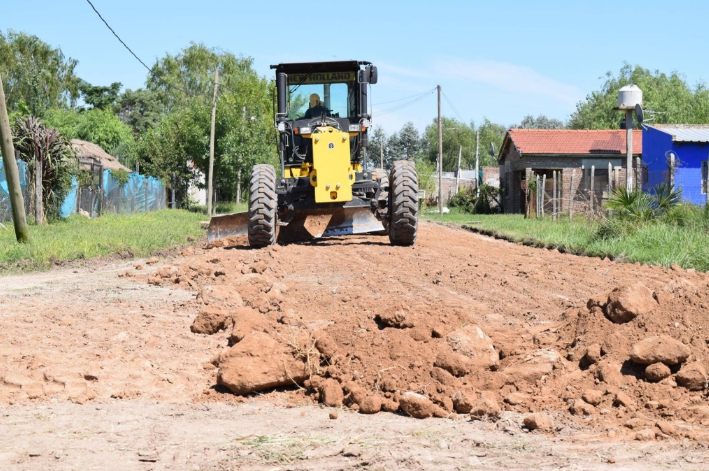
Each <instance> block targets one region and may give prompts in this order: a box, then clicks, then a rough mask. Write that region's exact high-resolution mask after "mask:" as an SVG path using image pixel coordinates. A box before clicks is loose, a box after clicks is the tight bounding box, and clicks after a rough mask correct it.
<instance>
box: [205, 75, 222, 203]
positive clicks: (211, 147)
mask: <svg viewBox="0 0 709 471" xmlns="http://www.w3.org/2000/svg"><path fill="white" fill-rule="evenodd" d="M218 80H219V66H218V65H217V66H216V67H215V68H214V96H213V97H212V128H211V130H210V132H209V175H208V177H207V215H208V216H210V217H211V216H212V173H213V172H214V122H215V121H216V118H217V87H218V86H219V82H218Z"/></svg>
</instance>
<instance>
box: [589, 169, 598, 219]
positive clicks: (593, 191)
mask: <svg viewBox="0 0 709 471" xmlns="http://www.w3.org/2000/svg"><path fill="white" fill-rule="evenodd" d="M595 177H596V166H595V165H591V191H590V192H589V199H590V202H589V204H590V205H591V212H593V206H594V203H595V199H596V187H595V181H594V179H595Z"/></svg>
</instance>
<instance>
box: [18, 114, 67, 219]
mask: <svg viewBox="0 0 709 471" xmlns="http://www.w3.org/2000/svg"><path fill="white" fill-rule="evenodd" d="M15 124H16V126H15V133H14V136H13V137H14V144H15V148H16V149H17V150H18V151H19V152H20V158H21V159H22V160H24V161H25V162H27V167H28V169H29V173H30V176H31V180H30V181H32V182H34V181H35V172H36V168H35V162H39V164H40V168H41V169H42V173H41V177H42V204H43V207H44V210H45V212H46V214H47V215H49V216H52V217H53V216H57V215H58V214H59V207H60V205H61V204H62V202H63V201H64V198H66V195H67V193H68V192H69V190H70V189H71V180H72V176H73V175H74V174H75V173H76V172H77V167H78V159H77V157H76V152H75V151H74V148H73V147H72V145H71V141H69V139H67V138H66V137H65V136H64V135H63V134H61V133H60V132H59V131H57V130H56V129H52V128H48V127H47V126H45V125H44V124H43V123H42V122H41V121H40V120H38V119H37V118H35V117H34V116H29V117H26V118H19V119H18V120H17V121H16V123H15Z"/></svg>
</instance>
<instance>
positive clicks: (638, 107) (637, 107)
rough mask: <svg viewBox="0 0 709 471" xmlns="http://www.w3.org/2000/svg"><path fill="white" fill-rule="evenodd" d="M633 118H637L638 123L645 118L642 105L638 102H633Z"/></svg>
mask: <svg viewBox="0 0 709 471" xmlns="http://www.w3.org/2000/svg"><path fill="white" fill-rule="evenodd" d="M635 118H637V120H638V123H640V124H643V121H644V120H645V112H644V111H643V107H642V105H641V104H640V103H636V104H635Z"/></svg>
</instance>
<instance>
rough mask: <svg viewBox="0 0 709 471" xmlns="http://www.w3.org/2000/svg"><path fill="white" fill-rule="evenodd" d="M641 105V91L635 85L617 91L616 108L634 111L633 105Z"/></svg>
mask: <svg viewBox="0 0 709 471" xmlns="http://www.w3.org/2000/svg"><path fill="white" fill-rule="evenodd" d="M642 104H643V91H642V90H640V87H638V86H637V85H626V86H624V87H623V88H621V89H620V90H618V108H620V109H621V110H634V109H635V105H641V106H642Z"/></svg>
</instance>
